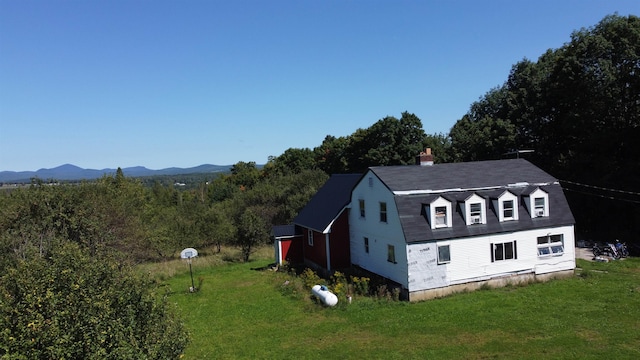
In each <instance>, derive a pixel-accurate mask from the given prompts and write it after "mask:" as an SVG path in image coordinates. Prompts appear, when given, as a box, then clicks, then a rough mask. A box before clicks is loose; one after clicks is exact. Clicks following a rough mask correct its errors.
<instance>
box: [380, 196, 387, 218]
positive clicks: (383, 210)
mask: <svg viewBox="0 0 640 360" xmlns="http://www.w3.org/2000/svg"><path fill="white" fill-rule="evenodd" d="M387 220H388V218H387V203H386V202H384V201H381V202H380V222H383V223H387Z"/></svg>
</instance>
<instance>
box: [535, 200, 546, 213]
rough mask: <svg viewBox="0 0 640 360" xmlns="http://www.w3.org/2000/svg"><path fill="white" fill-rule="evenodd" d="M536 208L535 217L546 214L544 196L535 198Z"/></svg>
mask: <svg viewBox="0 0 640 360" xmlns="http://www.w3.org/2000/svg"><path fill="white" fill-rule="evenodd" d="M533 201H534V204H535V206H534V208H533V212H534V214H535V217H540V216H545V211H544V209H545V201H544V198H543V197H539V198H534V199H533Z"/></svg>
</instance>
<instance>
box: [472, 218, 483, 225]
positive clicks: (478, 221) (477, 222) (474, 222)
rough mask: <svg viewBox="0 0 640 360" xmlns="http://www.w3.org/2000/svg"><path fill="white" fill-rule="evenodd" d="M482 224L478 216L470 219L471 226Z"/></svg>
mask: <svg viewBox="0 0 640 360" xmlns="http://www.w3.org/2000/svg"><path fill="white" fill-rule="evenodd" d="M481 222H482V219H480V216H472V217H471V223H472V224H480V223H481Z"/></svg>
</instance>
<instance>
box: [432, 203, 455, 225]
mask: <svg viewBox="0 0 640 360" xmlns="http://www.w3.org/2000/svg"><path fill="white" fill-rule="evenodd" d="M439 208H444V210H445V215H444V222H443V223H438V220H437V219H438V216H437V215H436V209H439ZM452 217H453V213H452V212H451V202H450V201H449V200H447V199H445V198H443V197H442V196H439V197H438V198H437V199H436V200H434V201H432V202H431V204H430V205H429V220H430V223H431V229H440V228H448V227H451V226H452Z"/></svg>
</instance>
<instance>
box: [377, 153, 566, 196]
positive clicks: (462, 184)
mask: <svg viewBox="0 0 640 360" xmlns="http://www.w3.org/2000/svg"><path fill="white" fill-rule="evenodd" d="M369 170H371V171H372V172H373V173H374V174H375V175H376V176H377V177H378V178H379V179H380V180H381V181H382V182H383V183H384V184H385V185H386V186H387V187H388V188H389V190H391V191H393V192H412V191H439V192H442V190H446V189H458V190H464V189H481V188H482V189H487V188H492V187H495V188H497V187H502V186H506V185H508V184H519V183H524V182H526V183H529V184H548V183H552V182H555V181H556V179H555V178H554V177H553V176H551V175H549V174H547V173H546V172H544V171H542V170H541V169H540V168H538V167H536V166H535V165H533V164H531V163H530V162H528V161H527V160H524V159H509V160H490V161H475V162H464V163H446V164H435V165H431V166H419V165H402V166H374V167H371V168H369Z"/></svg>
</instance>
